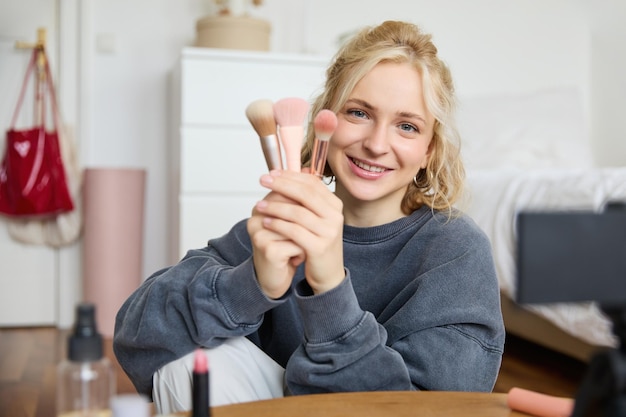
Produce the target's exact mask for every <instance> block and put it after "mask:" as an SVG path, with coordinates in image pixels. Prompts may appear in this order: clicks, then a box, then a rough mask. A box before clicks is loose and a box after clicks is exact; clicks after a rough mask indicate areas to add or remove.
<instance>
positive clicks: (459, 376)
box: [286, 233, 504, 394]
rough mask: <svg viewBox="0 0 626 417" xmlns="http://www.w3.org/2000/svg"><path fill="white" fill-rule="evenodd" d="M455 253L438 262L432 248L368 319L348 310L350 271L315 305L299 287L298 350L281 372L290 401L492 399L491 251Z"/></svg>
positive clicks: (483, 244) (498, 320)
mask: <svg viewBox="0 0 626 417" xmlns="http://www.w3.org/2000/svg"><path fill="white" fill-rule="evenodd" d="M456 243H457V245H456V246H455V247H454V249H453V251H452V252H450V251H448V252H447V255H445V256H444V255H442V254H443V253H444V252H445V250H444V249H443V245H442V247H441V248H440V247H438V243H437V242H431V246H430V247H429V248H430V249H429V251H432V252H430V253H429V254H427V256H426V255H425V257H424V259H425V261H424V262H423V264H424V265H425V266H424V268H422V269H419V268H418V269H417V271H418V272H417V273H416V275H415V276H414V277H413V278H411V279H409V281H408V283H407V284H406V285H405V286H404V288H403V289H402V291H400V292H399V293H397V294H396V295H394V297H393V299H392V301H391V302H390V303H389V304H387V305H386V307H385V308H384V309H383V311H382V312H381V313H380V314H378V316H376V317H375V316H374V315H373V314H372V313H370V312H367V311H364V310H363V309H361V307H360V306H359V302H358V301H357V296H356V295H355V292H354V289H353V287H352V282H351V281H354V279H356V278H355V277H356V275H355V273H356V272H357V271H358V267H355V269H356V271H348V273H347V274H346V279H345V280H344V282H343V283H342V284H341V285H340V286H338V287H336V288H335V289H333V290H331V291H329V292H327V293H323V294H320V295H312V294H311V292H310V289H308V287H307V285H306V282H301V283H299V285H298V286H297V287H296V288H295V289H296V292H295V298H296V300H297V302H298V305H299V308H300V311H301V313H302V319H303V323H304V330H305V342H304V343H303V344H302V345H301V346H300V347H299V348H298V350H297V351H296V352H295V353H294V355H293V356H292V357H291V359H290V361H289V363H288V365H287V373H286V378H287V385H288V388H289V390H290V391H291V393H293V394H307V393H321V392H340V391H372V390H443V391H491V390H492V389H493V386H494V384H495V381H496V378H497V374H498V371H499V368H500V363H501V357H502V353H503V347H504V326H503V323H502V314H501V310H500V304H499V291H498V284H497V280H496V275H495V268H494V266H493V261H492V257H491V249H490V245H489V242H488V241H487V239H486V238H485V237H483V236H482V235H481V234H480V233H478V234H472V239H470V240H468V241H467V243H462V242H459V241H457V242H456ZM445 246H446V247H450V245H449V244H446V245H445ZM410 259H412V261H411V262H413V263H416V262H417V263H420V261H419V260H418V257H417V256H415V255H414V256H412V257H411V258H410ZM353 266H354V265H353ZM398 270H405V271H408V270H409V268H408V267H407V268H404V267H402V268H398ZM360 273H364V271H360ZM407 273H408V272H407ZM387 278H390V277H385V279H387ZM385 279H381V280H380V282H381V285H385V284H384V281H385ZM380 291H381V292H382V291H384V289H383V287H380Z"/></svg>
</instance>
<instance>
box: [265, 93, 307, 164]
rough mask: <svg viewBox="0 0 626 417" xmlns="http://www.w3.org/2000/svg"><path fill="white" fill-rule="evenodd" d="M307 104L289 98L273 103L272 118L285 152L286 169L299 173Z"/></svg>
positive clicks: (299, 99)
mask: <svg viewBox="0 0 626 417" xmlns="http://www.w3.org/2000/svg"><path fill="white" fill-rule="evenodd" d="M308 111H309V103H308V102H307V101H306V100H304V99H301V98H296V97H289V98H283V99H281V100H278V101H277V102H276V103H274V117H275V118H276V122H277V123H278V135H279V136H280V141H281V143H282V145H283V149H284V150H285V160H286V162H287V169H288V170H290V171H297V172H300V168H301V163H300V151H301V150H302V143H303V142H304V120H305V119H306V115H307V113H308Z"/></svg>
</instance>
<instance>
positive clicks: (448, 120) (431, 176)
mask: <svg viewBox="0 0 626 417" xmlns="http://www.w3.org/2000/svg"><path fill="white" fill-rule="evenodd" d="M382 62H396V63H410V64H412V65H413V66H414V67H415V69H416V70H417V71H418V73H419V74H421V77H422V84H423V91H424V100H425V103H426V107H427V108H428V110H429V111H430V112H431V114H432V115H433V116H434V119H435V125H434V133H433V138H432V140H431V143H430V157H429V158H428V164H427V166H426V168H425V169H421V170H420V171H419V172H417V173H416V175H415V180H414V181H413V182H411V183H410V184H409V185H408V186H407V190H406V193H405V195H404V198H403V200H402V204H401V208H402V211H403V212H404V213H405V214H410V213H411V212H413V211H414V210H416V209H418V208H419V207H421V206H422V205H427V206H429V207H430V208H432V209H436V210H451V209H452V206H453V204H454V203H455V202H456V201H457V200H458V199H459V197H460V196H461V195H462V192H463V183H464V179H465V169H464V167H463V162H462V160H461V155H460V137H459V134H458V131H457V128H456V122H455V119H454V112H455V108H456V98H455V94H454V85H453V82H452V77H451V74H450V70H449V69H448V67H447V66H446V65H445V64H444V63H443V62H442V61H441V60H440V59H439V57H438V56H437V48H436V47H435V45H434V44H433V42H432V37H431V35H429V34H425V33H423V32H422V31H421V30H420V29H419V27H417V26H416V25H414V24H411V23H407V22H399V21H386V22H383V23H382V24H380V25H378V26H375V27H367V28H365V29H363V30H361V31H360V32H359V33H358V34H356V35H355V36H354V37H353V38H352V39H351V40H349V41H348V42H347V43H346V44H345V45H344V46H342V47H341V48H340V49H339V51H338V52H337V54H336V55H335V57H334V58H333V60H332V62H331V64H330V66H329V67H328V69H327V70H326V83H325V85H324V90H323V92H322V93H321V94H320V95H319V96H318V97H317V98H316V99H315V100H314V102H313V104H312V106H311V115H313V116H314V115H316V114H317V113H318V112H319V111H320V110H322V109H329V110H332V111H333V112H335V113H337V112H338V111H340V109H341V108H342V107H343V106H344V104H345V103H346V101H347V100H348V98H349V95H350V94H351V93H352V90H353V89H354V87H355V86H356V84H357V83H358V82H359V81H360V80H361V79H362V78H363V77H364V76H365V75H366V74H367V73H368V72H369V71H371V70H372V68H374V67H375V66H376V65H378V64H379V63H382ZM312 120H313V117H311V120H310V121H309V126H308V131H307V138H306V142H305V144H304V146H303V149H302V163H303V165H304V166H308V165H309V164H310V159H311V150H312V147H313V141H314V139H315V132H314V129H313V124H312ZM324 175H325V176H332V175H333V172H332V170H331V168H330V166H329V165H328V164H326V167H325V170H324Z"/></svg>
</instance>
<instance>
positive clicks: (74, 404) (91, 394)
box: [57, 303, 116, 417]
mask: <svg viewBox="0 0 626 417" xmlns="http://www.w3.org/2000/svg"><path fill="white" fill-rule="evenodd" d="M67 348H68V349H67V359H66V360H64V361H62V362H61V363H60V364H59V366H58V368H57V416H59V417H74V416H76V417H109V416H111V410H110V408H109V402H110V400H111V398H112V397H113V396H114V395H115V389H116V388H115V371H114V369H113V366H112V365H111V363H110V362H109V360H108V359H107V358H106V357H104V354H103V347H102V336H101V335H100V334H99V333H98V328H97V326H96V318H95V306H94V305H93V304H90V303H82V304H79V305H78V306H77V307H76V321H75V324H74V328H73V331H72V334H71V335H70V337H69V339H68V345H67Z"/></svg>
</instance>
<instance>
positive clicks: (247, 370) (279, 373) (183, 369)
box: [152, 337, 285, 414]
mask: <svg viewBox="0 0 626 417" xmlns="http://www.w3.org/2000/svg"><path fill="white" fill-rule="evenodd" d="M204 351H205V353H206V354H207V357H208V359H209V386H210V388H209V390H210V403H211V406H217V405H225V404H233V403H240V402H247V401H257V400H267V399H270V398H278V397H282V396H283V392H284V382H283V381H284V376H285V370H284V369H283V368H282V367H281V366H280V365H279V364H278V363H276V362H275V361H274V360H273V359H272V358H270V357H269V356H268V355H267V354H265V353H264V352H263V351H262V350H261V349H259V348H258V347H257V346H256V345H255V344H254V343H252V342H251V341H249V340H248V339H247V338H245V337H238V338H234V339H229V340H228V341H226V342H225V343H224V344H222V345H220V346H218V347H217V348H214V349H205V350H204ZM194 354H195V352H192V353H190V354H188V355H186V356H183V357H182V358H180V359H177V360H175V361H173V362H170V363H168V364H167V365H165V366H163V367H162V368H161V369H159V370H158V371H157V372H155V374H154V375H153V377H152V381H153V384H154V387H153V389H152V396H153V399H154V406H155V409H156V411H157V413H158V414H172V413H175V412H179V411H189V410H191V393H192V388H191V381H192V375H193V365H194Z"/></svg>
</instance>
